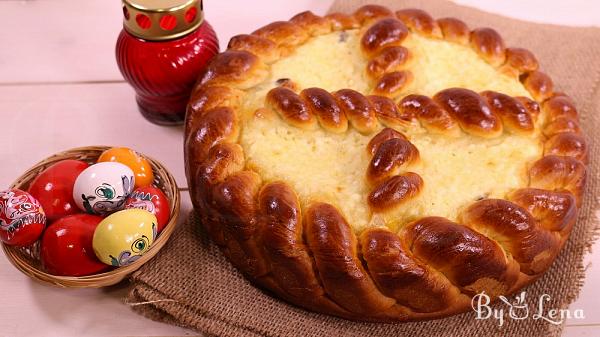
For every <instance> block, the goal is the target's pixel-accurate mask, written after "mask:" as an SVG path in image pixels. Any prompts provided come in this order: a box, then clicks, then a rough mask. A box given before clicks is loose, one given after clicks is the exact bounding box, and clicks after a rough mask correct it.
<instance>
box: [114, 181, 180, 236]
mask: <svg viewBox="0 0 600 337" xmlns="http://www.w3.org/2000/svg"><path fill="white" fill-rule="evenodd" d="M125 208H139V209H144V210H146V211H148V212H150V213H152V214H154V215H155V216H156V219H157V220H158V228H157V232H158V233H160V231H162V230H163V228H165V226H166V225H167V223H168V222H169V219H170V218H171V208H170V207H169V199H167V196H166V195H165V194H164V193H163V191H161V190H160V189H159V188H156V187H154V186H146V187H140V188H138V189H136V190H134V191H133V193H131V195H130V196H129V198H127V201H126V202H125Z"/></svg>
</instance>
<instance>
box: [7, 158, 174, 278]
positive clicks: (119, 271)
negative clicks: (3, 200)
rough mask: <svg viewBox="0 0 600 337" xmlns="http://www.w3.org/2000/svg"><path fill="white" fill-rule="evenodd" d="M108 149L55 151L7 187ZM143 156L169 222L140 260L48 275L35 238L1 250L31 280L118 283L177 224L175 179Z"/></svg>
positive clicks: (20, 185)
mask: <svg viewBox="0 0 600 337" xmlns="http://www.w3.org/2000/svg"><path fill="white" fill-rule="evenodd" d="M109 148H110V147H108V146H88V147H80V148H75V149H71V150H68V151H64V152H61V153H58V154H55V155H53V156H51V157H49V158H47V159H45V160H43V161H41V162H39V163H37V164H36V165H35V166H33V167H32V168H31V169H29V170H28V171H27V172H26V173H25V174H23V175H22V176H21V177H20V178H19V179H17V180H16V181H15V182H14V183H13V184H12V186H11V187H13V188H18V189H22V190H27V189H28V188H29V184H30V183H31V182H32V181H33V179H34V178H35V177H37V175H38V174H40V173H41V172H42V171H43V170H45V169H46V168H48V167H49V166H50V165H52V164H54V163H56V162H58V161H61V160H65V159H77V160H82V161H85V162H88V163H90V164H92V163H95V162H96V160H97V159H98V157H100V154H102V152H104V151H105V150H107V149H109ZM145 158H146V159H147V160H148V161H149V162H150V165H151V166H152V169H153V170H154V185H155V186H156V187H158V188H160V189H161V190H162V191H163V192H164V193H165V195H166V196H167V198H168V199H169V204H170V206H171V219H169V223H167V225H166V226H165V228H164V229H163V230H162V231H161V232H160V235H159V236H158V238H157V239H156V240H155V241H154V243H153V244H152V245H151V246H150V249H149V250H148V251H147V252H146V253H145V254H144V255H143V256H142V257H141V258H140V259H138V260H137V261H135V262H133V263H132V264H130V265H127V266H124V267H118V268H115V269H113V270H111V271H108V272H105V273H101V274H94V275H89V276H80V277H72V276H56V275H51V274H48V273H46V272H44V270H43V269H42V265H41V261H40V248H39V241H38V242H36V243H35V244H34V245H33V246H31V247H15V246H9V245H6V244H4V243H3V244H2V249H3V250H4V253H5V254H6V257H7V258H8V260H9V261H10V262H11V263H12V264H13V265H14V266H15V267H17V268H18V269H19V270H20V271H22V272H23V273H25V274H26V275H28V276H29V277H31V278H32V279H34V280H36V281H40V282H43V283H49V284H52V285H55V286H58V287H63V288H100V287H105V286H109V285H113V284H116V283H119V282H121V281H122V280H123V279H124V278H126V277H127V276H128V275H129V274H131V273H133V272H134V271H136V270H137V269H138V268H140V267H141V266H142V265H143V264H144V263H146V262H147V261H148V260H150V259H151V258H152V257H153V256H154V255H156V253H158V251H159V250H160V249H161V248H162V247H163V246H164V245H165V243H166V242H167V240H168V239H169V237H170V236H171V234H172V233H173V230H174V229H175V226H176V224H177V218H178V217H179V207H180V200H179V199H180V195H179V189H178V188H177V183H176V182H175V179H174V178H173V176H172V175H171V173H169V171H167V170H166V169H165V167H164V166H163V165H162V164H161V163H160V162H158V161H156V160H154V159H152V158H149V157H146V156H145Z"/></svg>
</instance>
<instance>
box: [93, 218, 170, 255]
mask: <svg viewBox="0 0 600 337" xmlns="http://www.w3.org/2000/svg"><path fill="white" fill-rule="evenodd" d="M157 223H158V220H157V219H156V216H154V214H152V213H150V212H148V211H146V210H143V209H137V208H131V209H125V210H122V211H119V212H116V213H113V214H111V215H109V216H107V217H106V218H105V219H104V220H102V221H101V222H100V223H99V224H98V227H96V231H95V232H94V238H93V240H92V245H93V247H94V253H95V254H96V256H97V257H98V259H99V260H100V261H102V262H103V263H106V264H108V265H112V266H117V267H118V266H126V265H128V264H131V263H133V262H135V261H136V260H137V259H139V258H140V257H141V256H142V255H144V253H146V252H147V251H148V249H149V248H150V245H152V243H153V242H154V239H156V228H157V227H156V226H157Z"/></svg>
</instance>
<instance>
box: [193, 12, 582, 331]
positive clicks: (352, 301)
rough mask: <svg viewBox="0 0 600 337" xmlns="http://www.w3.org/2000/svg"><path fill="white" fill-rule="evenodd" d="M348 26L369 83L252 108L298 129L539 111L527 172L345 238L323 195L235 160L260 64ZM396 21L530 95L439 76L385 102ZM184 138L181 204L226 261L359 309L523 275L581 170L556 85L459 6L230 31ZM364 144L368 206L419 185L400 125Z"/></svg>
mask: <svg viewBox="0 0 600 337" xmlns="http://www.w3.org/2000/svg"><path fill="white" fill-rule="evenodd" d="M347 29H361V34H362V35H361V36H363V39H362V41H361V46H362V49H363V52H364V54H365V55H366V56H367V57H368V58H369V60H370V61H369V63H368V66H367V73H368V75H369V77H370V78H371V80H372V81H373V83H374V85H373V88H374V90H373V92H372V93H370V94H371V95H369V96H364V95H362V94H360V93H358V92H356V91H353V90H350V89H342V90H339V91H337V92H334V93H329V92H327V91H325V90H323V89H318V88H309V89H305V90H303V91H302V92H301V93H300V94H296V93H295V91H294V90H291V89H289V88H286V87H288V85H286V83H283V85H282V86H281V87H278V88H275V89H273V90H271V91H270V92H269V94H268V95H267V100H266V105H265V107H266V109H268V110H270V111H274V112H276V113H277V114H279V116H280V117H281V118H282V119H284V120H285V121H286V122H288V123H290V124H292V125H294V126H297V127H300V128H306V129H311V128H315V127H317V126H318V125H320V126H321V127H323V128H324V129H326V130H328V131H330V132H344V131H346V129H347V128H348V127H350V126H351V127H354V128H356V129H357V130H358V131H359V132H361V133H371V132H373V131H374V130H375V129H376V128H377V125H378V123H382V124H384V125H386V126H391V127H396V126H403V125H404V126H406V125H407V123H411V121H414V120H417V121H418V122H419V123H421V125H422V126H423V127H425V128H426V129H428V130H429V131H430V132H437V133H445V134H448V135H449V136H453V135H456V134H457V133H459V132H461V131H462V132H466V133H470V134H473V135H475V136H479V137H495V136H497V135H499V134H501V133H502V132H503V130H506V131H508V132H516V133H528V132H531V131H532V130H533V125H534V122H535V121H536V120H537V119H538V118H543V119H542V121H543V124H542V134H543V136H542V137H544V140H545V143H544V153H543V157H542V158H541V159H539V160H538V161H536V162H535V163H533V164H532V166H531V168H530V170H529V178H530V179H529V186H527V187H525V188H521V189H517V190H515V191H512V192H511V193H509V194H508V195H507V200H504V199H483V200H480V201H477V202H475V203H474V204H472V205H471V206H469V207H468V208H467V209H466V210H465V211H464V212H462V214H461V216H460V217H459V221H458V222H459V223H454V222H452V221H450V220H448V219H444V218H440V217H425V218H421V219H419V220H417V221H414V222H412V223H410V224H408V225H406V226H404V227H403V228H402V229H401V230H400V231H399V233H393V232H391V231H390V230H388V229H386V228H377V227H375V228H369V229H367V230H365V231H363V232H362V233H361V234H360V236H359V237H356V235H355V234H354V232H353V231H352V229H351V227H350V226H349V225H348V223H347V222H346V220H345V219H344V217H343V216H342V215H341V213H340V212H339V211H338V210H337V209H336V208H335V207H334V206H332V205H330V204H327V203H313V204H311V205H309V206H308V207H306V209H301V207H300V202H299V200H298V197H297V195H296V193H295V191H294V190H293V189H292V188H291V187H290V186H289V185H288V184H286V183H285V182H281V181H276V182H270V183H263V182H262V181H261V177H260V176H259V175H258V174H257V173H255V172H253V171H251V170H247V169H246V167H245V158H244V153H243V150H242V148H241V146H240V145H238V144H237V143H236V142H237V140H238V137H239V121H238V116H237V113H236V109H237V108H238V107H239V105H240V100H241V98H242V97H243V95H244V91H245V90H248V89H250V88H252V87H254V86H255V85H258V84H259V83H261V82H262V81H264V80H265V79H266V78H267V76H268V74H269V65H270V64H272V63H273V62H275V61H276V60H278V59H280V58H281V57H284V56H285V55H288V54H289V53H290V51H292V50H293V49H294V48H296V47H297V46H298V45H300V44H303V43H304V42H305V41H306V40H308V39H309V38H310V37H314V36H318V35H322V34H327V33H330V32H333V31H341V30H347ZM409 31H410V32H412V33H416V34H422V35H425V36H428V37H431V38H435V39H444V40H447V41H450V42H453V43H459V44H463V45H468V46H470V47H471V48H472V49H473V50H474V51H476V52H477V53H478V55H479V56H480V57H482V58H483V59H484V60H486V61H487V62H488V63H489V64H491V65H492V66H494V67H496V68H497V69H499V70H500V71H503V72H507V73H509V74H511V75H513V76H518V78H519V80H520V81H521V82H522V83H523V85H524V87H525V88H526V89H527V90H528V91H529V93H530V94H531V96H532V97H533V98H534V100H535V101H532V100H530V99H525V98H522V97H516V98H513V97H509V96H507V95H503V94H499V93H495V92H483V93H479V94H478V93H475V92H472V91H470V90H466V89H447V90H443V91H441V92H439V93H438V94H436V95H435V96H434V97H432V98H429V97H425V96H420V95H410V96H407V97H405V98H404V99H402V100H401V101H400V103H399V104H397V105H396V104H395V103H394V101H393V100H392V99H394V98H397V97H399V96H400V95H401V94H402V89H403V88H404V87H406V85H407V84H408V83H410V80H411V76H412V74H411V73H410V71H407V70H405V69H403V65H404V64H405V63H406V61H407V60H408V59H410V57H411V56H410V51H408V50H406V48H404V47H402V45H401V43H402V41H403V40H404V38H405V37H406V35H408V32H409ZM292 88H293V85H292ZM450 100H452V101H453V102H454V103H456V102H458V105H457V104H454V103H453V104H449V101H450ZM473 116H475V117H473ZM185 135H186V139H185V161H186V175H187V178H188V182H189V186H190V193H191V196H192V201H193V203H194V207H195V209H196V211H197V212H198V214H199V215H200V217H201V219H202V223H203V224H204V226H205V227H206V229H207V231H208V232H209V234H210V235H211V237H212V239H213V240H214V241H215V242H216V243H217V244H218V245H219V246H220V247H221V249H222V251H223V253H224V254H225V255H226V256H227V257H228V258H229V260H230V261H231V262H232V263H233V264H234V265H235V266H236V267H237V268H238V269H240V270H241V271H242V272H244V274H245V275H246V276H247V277H248V278H249V279H250V280H251V281H253V282H254V283H256V284H257V285H259V286H261V287H263V288H265V289H268V290H270V291H272V292H274V293H275V294H277V295H278V296H279V297H281V298H283V299H285V300H286V301H288V302H290V303H293V304H296V305H298V306H301V307H303V308H306V309H309V310H312V311H316V312H321V313H326V314H332V315H336V316H340V317H344V318H349V319H355V320H362V321H383V322H392V321H409V320H422V319H433V318H439V317H444V316H448V315H452V314H456V313H459V312H463V311H466V310H468V308H470V301H471V296H472V295H473V294H475V293H478V292H481V291H485V292H486V293H487V294H490V295H492V297H496V296H498V295H500V294H510V293H512V292H515V291H517V290H518V289H520V288H522V287H524V286H525V285H527V284H529V283H530V282H532V281H534V280H535V279H536V278H538V277H539V276H540V275H542V274H543V273H544V271H546V270H547V269H548V268H549V267H550V265H551V263H552V262H553V261H554V259H555V258H556V256H557V254H558V253H559V251H560V249H561V248H562V246H563V245H564V243H565V241H566V240H567V238H568V236H569V233H570V231H571V228H572V226H573V225H574V223H575V219H576V213H577V209H578V207H579V205H580V204H581V198H582V195H583V189H584V186H585V180H586V164H587V146H586V142H585V138H584V137H583V136H582V135H581V130H580V128H579V124H578V116H577V111H576V109H575V107H574V104H573V102H572V101H571V99H570V98H569V97H567V96H566V95H564V94H562V93H557V92H555V91H554V88H553V83H552V80H551V79H550V78H549V77H548V76H547V75H546V74H544V73H542V72H540V71H539V70H538V63H537V60H536V59H535V57H534V56H533V54H532V53H531V52H529V51H527V50H525V49H521V48H506V47H505V45H504V42H503V40H502V38H501V36H500V35H499V34H498V33H497V32H496V31H494V30H493V29H490V28H477V29H474V30H472V31H471V30H469V29H468V27H467V25H466V24H465V23H463V22H462V21H460V20H458V19H455V18H443V19H438V20H434V19H433V18H432V17H431V16H430V15H429V14H427V13H426V12H424V11H422V10H418V9H405V10H401V11H398V12H396V13H393V12H391V11H390V10H388V9H387V8H385V7H381V6H374V5H368V6H364V7H362V8H360V9H358V10H357V11H356V12H355V13H353V14H352V15H345V14H340V13H335V14H330V15H327V16H325V17H319V16H316V15H314V14H312V13H311V12H303V13H300V14H298V15H296V16H294V17H293V18H292V19H290V20H289V21H279V22H273V23H271V24H269V25H267V26H265V27H263V28H260V29H258V30H257V31H255V32H254V33H252V34H250V35H239V36H236V37H234V38H232V39H231V41H230V43H229V46H228V50H227V51H225V52H224V53H221V54H219V55H218V56H216V57H215V59H214V60H213V61H212V62H211V64H210V65H209V66H208V68H207V69H206V71H205V72H204V73H203V74H201V77H200V80H199V82H198V85H197V87H196V88H195V90H194V93H193V95H192V98H191V100H190V103H189V106H188V115H187V120H186V127H185ZM368 151H370V153H371V155H372V156H373V160H372V161H371V163H370V165H369V170H368V172H367V179H368V181H369V183H370V184H372V186H373V192H372V193H371V194H370V195H369V198H368V203H369V207H371V209H372V210H374V211H378V212H386V211H388V210H390V209H392V208H393V207H396V206H397V205H399V204H401V203H402V202H404V201H406V200H408V199H410V198H411V196H414V195H417V194H418V193H419V189H420V188H421V186H422V179H421V178H420V177H419V176H418V174H416V173H412V172H409V171H407V169H408V168H410V165H411V163H413V162H416V161H418V160H419V155H418V150H417V149H416V148H415V147H414V146H413V145H412V144H411V143H410V142H409V141H408V140H407V139H406V137H404V136H403V135H402V134H401V133H400V132H397V131H395V130H393V129H392V128H385V129H383V130H382V131H381V132H380V133H378V134H377V135H375V137H373V139H372V140H371V142H370V143H369V148H368ZM399 191H402V193H399ZM399 195H400V197H398V196H399ZM394 198H395V199H394Z"/></svg>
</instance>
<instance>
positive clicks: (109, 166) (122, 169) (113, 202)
mask: <svg viewBox="0 0 600 337" xmlns="http://www.w3.org/2000/svg"><path fill="white" fill-rule="evenodd" d="M134 185H135V177H134V174H133V171H132V170H131V169H130V168H129V167H127V166H126V165H124V164H121V163H116V162H103V163H97V164H94V165H92V166H90V167H88V168H86V169H85V170H83V171H82V172H81V173H80V174H79V176H78V177H77V179H76V180H75V186H74V187H73V199H74V200H75V203H76V204H77V206H78V207H79V208H80V209H81V210H83V211H85V212H87V213H89V214H96V215H106V214H110V213H112V212H115V211H118V210H121V209H123V208H124V206H125V201H126V200H127V197H128V196H129V195H130V194H131V192H132V191H133V186H134Z"/></svg>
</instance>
